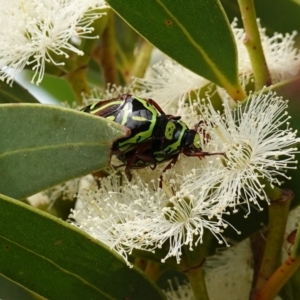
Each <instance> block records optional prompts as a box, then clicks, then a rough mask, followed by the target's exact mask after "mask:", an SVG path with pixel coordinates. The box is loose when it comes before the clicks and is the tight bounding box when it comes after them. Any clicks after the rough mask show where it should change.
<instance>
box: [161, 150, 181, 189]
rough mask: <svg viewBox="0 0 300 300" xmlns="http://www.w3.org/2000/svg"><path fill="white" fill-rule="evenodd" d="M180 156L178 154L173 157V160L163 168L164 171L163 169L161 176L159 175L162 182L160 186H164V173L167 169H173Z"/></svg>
mask: <svg viewBox="0 0 300 300" xmlns="http://www.w3.org/2000/svg"><path fill="white" fill-rule="evenodd" d="M178 157H179V154H177V155H176V156H174V157H173V158H172V160H171V161H170V162H169V163H168V164H167V166H166V167H165V168H164V169H163V171H162V173H161V175H160V177H159V179H160V182H159V188H162V182H163V174H164V173H165V172H166V171H167V170H169V169H171V168H172V167H173V166H174V165H175V164H176V162H177V160H178Z"/></svg>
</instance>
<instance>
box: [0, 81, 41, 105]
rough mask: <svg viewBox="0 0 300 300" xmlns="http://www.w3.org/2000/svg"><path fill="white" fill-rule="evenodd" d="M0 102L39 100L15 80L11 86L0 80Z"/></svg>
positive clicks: (30, 101)
mask: <svg viewBox="0 0 300 300" xmlns="http://www.w3.org/2000/svg"><path fill="white" fill-rule="evenodd" d="M0 103H39V101H38V100H37V99H36V98H35V97H34V96H32V95H31V94H30V93H29V92H28V91H27V90H26V89H24V88H23V87H22V86H21V85H19V84H18V83H17V82H14V83H13V86H10V85H8V84H7V83H5V82H0Z"/></svg>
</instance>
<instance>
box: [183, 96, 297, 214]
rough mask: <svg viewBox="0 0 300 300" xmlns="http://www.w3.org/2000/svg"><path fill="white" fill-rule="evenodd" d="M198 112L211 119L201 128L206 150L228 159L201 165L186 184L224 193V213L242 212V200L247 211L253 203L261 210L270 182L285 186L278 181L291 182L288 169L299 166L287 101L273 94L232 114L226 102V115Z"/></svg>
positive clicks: (207, 107)
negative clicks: (205, 135)
mask: <svg viewBox="0 0 300 300" xmlns="http://www.w3.org/2000/svg"><path fill="white" fill-rule="evenodd" d="M198 109H200V110H201V116H202V117H203V120H208V121H207V122H203V123H202V124H201V127H202V130H205V132H206V134H208V136H209V138H210V139H209V141H208V143H207V144H206V145H205V147H204V150H206V151H207V150H208V149H215V151H217V152H223V153H224V154H225V155H224V156H223V158H222V159H221V160H210V161H209V163H206V164H200V165H199V168H196V169H195V170H194V175H193V176H191V177H190V178H189V180H186V181H185V184H184V186H185V187H186V188H187V189H188V190H190V191H194V190H198V191H199V193H202V189H203V187H206V186H209V187H211V189H212V191H213V193H217V194H219V195H220V196H219V197H217V199H219V201H220V202H219V207H220V209H221V210H222V209H223V208H224V207H228V206H231V207H234V209H235V210H237V209H238V204H239V203H241V202H242V203H246V204H247V205H248V213H249V212H250V204H251V203H253V204H255V205H257V206H258V207H260V205H259V199H261V200H263V199H265V200H267V201H268V197H267V195H266V192H265V191H264V187H265V184H269V185H270V186H271V187H273V186H274V185H277V186H280V185H281V183H282V182H281V181H280V179H279V178H280V177H281V178H284V179H289V177H288V176H287V175H286V171H287V170H288V169H295V168H296V164H297V161H296V160H295V153H298V151H297V148H295V146H296V143H298V142H299V141H300V139H299V138H297V136H296V133H297V132H296V131H292V129H291V128H289V119H290V116H289V115H288V113H287V112H286V109H287V101H284V100H283V99H282V98H280V97H277V96H276V95H275V94H274V93H272V92H269V93H267V94H263V93H261V94H259V95H256V96H254V95H253V96H252V97H251V100H249V101H248V102H247V103H246V104H245V105H239V106H238V107H237V108H236V109H234V110H233V111H232V110H231V109H230V107H229V104H228V102H226V101H225V102H224V114H221V113H220V112H218V111H215V109H214V108H213V106H212V105H210V104H209V105H201V106H198ZM205 148H207V149H205ZM208 174H209V175H210V176H208ZM222 201H224V202H223V203H222Z"/></svg>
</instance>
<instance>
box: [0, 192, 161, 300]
mask: <svg viewBox="0 0 300 300" xmlns="http://www.w3.org/2000/svg"><path fill="white" fill-rule="evenodd" d="M0 212H1V218H0V262H1V263H0V273H1V274H3V275H4V276H6V277H8V278H10V279H11V280H13V281H15V282H17V283H19V284H20V285H22V286H25V287H26V288H28V289H29V290H32V291H34V292H36V293H37V294H39V295H41V296H43V297H45V298H47V299H60V300H63V299H66V300H69V299H72V300H76V299H78V300H82V299H94V300H96V299H131V300H134V299H137V300H140V299H149V300H153V299H164V296H163V295H162V293H161V292H160V291H159V290H158V289H157V288H156V287H155V286H154V285H152V284H151V283H150V282H149V281H148V280H147V279H146V278H145V277H144V276H143V274H142V272H141V271H139V270H138V269H135V268H129V267H128V266H127V265H126V264H125V262H124V260H123V259H122V258H121V257H120V256H119V255H117V254H116V253H114V252H111V251H110V250H109V249H108V247H106V246H105V245H103V244H102V243H100V242H99V241H97V240H95V239H93V238H92V237H91V236H89V235H87V234H85V233H84V232H82V231H81V230H79V229H77V228H76V227H75V226H72V225H70V224H68V223H66V222H63V221H61V220H60V219H58V218H55V217H53V216H50V215H48V214H46V213H43V212H41V211H39V210H37V209H35V208H32V207H30V206H29V205H26V204H23V203H21V202H20V201H15V200H14V199H11V198H8V197H6V196H4V195H0Z"/></svg>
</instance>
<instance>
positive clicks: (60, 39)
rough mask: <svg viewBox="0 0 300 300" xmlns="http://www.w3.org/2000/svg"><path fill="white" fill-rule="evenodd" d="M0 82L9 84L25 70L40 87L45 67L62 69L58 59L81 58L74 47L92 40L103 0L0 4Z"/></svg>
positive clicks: (52, 0) (0, 1)
mask: <svg viewBox="0 0 300 300" xmlns="http://www.w3.org/2000/svg"><path fill="white" fill-rule="evenodd" d="M0 3H1V10H0V37H1V52H0V79H1V80H3V81H4V80H6V81H7V82H11V81H12V80H13V78H14V77H15V76H16V75H17V74H18V73H19V72H20V71H21V70H22V69H23V68H24V67H25V66H26V65H29V66H31V68H32V70H33V71H34V76H33V78H32V82H35V83H36V84H39V83H40V82H41V80H42V78H43V75H44V71H45V63H51V64H54V65H56V66H61V65H64V63H63V62H61V61H59V60H58V57H59V56H62V57H63V58H64V59H65V58H68V56H69V54H68V53H69V52H74V53H76V54H78V55H83V52H82V51H80V50H79V49H78V48H77V46H76V43H78V42H80V40H79V39H82V38H91V35H90V34H91V33H92V32H93V30H94V28H93V27H92V26H91V25H92V23H93V21H94V20H96V19H98V18H100V17H101V16H102V15H103V13H100V12H99V10H98V11H97V9H98V8H104V7H105V3H104V1H103V0H86V1H82V0H51V1H49V0H31V1H23V0H12V1H4V0H0Z"/></svg>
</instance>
